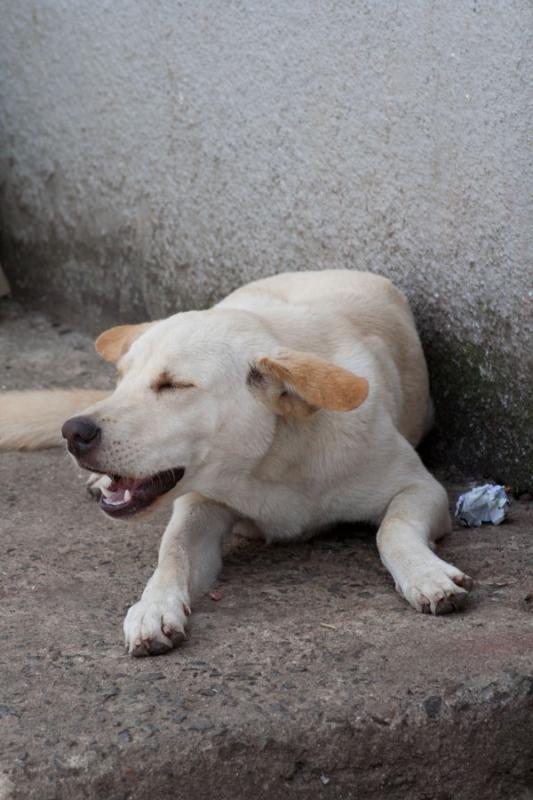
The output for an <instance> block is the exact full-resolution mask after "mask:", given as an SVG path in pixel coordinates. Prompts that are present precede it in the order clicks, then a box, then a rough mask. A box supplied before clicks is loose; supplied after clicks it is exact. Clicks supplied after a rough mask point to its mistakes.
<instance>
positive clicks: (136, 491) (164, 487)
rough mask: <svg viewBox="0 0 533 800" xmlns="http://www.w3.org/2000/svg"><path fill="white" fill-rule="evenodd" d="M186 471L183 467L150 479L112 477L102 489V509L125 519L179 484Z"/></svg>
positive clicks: (159, 473)
mask: <svg viewBox="0 0 533 800" xmlns="http://www.w3.org/2000/svg"><path fill="white" fill-rule="evenodd" d="M184 473H185V470H184V469H182V468H181V467H179V468H176V469H167V470H165V472H158V473H156V474H155V475H152V476H151V477H150V478H140V479H139V478H125V477H124V476H122V475H110V476H109V477H110V478H111V483H110V484H109V486H107V487H106V488H102V494H101V496H100V501H99V502H100V508H101V509H102V510H103V511H105V512H106V514H109V516H111V517H125V516H130V515H131V514H136V513H137V512H138V511H142V509H143V508H147V507H148V506H149V505H151V504H152V503H153V502H154V500H156V499H157V498H158V497H160V496H161V495H162V494H165V493H166V492H169V491H170V490H171V489H173V488H174V486H175V485H176V484H177V483H178V481H179V480H181V478H183V475H184Z"/></svg>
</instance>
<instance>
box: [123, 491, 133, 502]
mask: <svg viewBox="0 0 533 800" xmlns="http://www.w3.org/2000/svg"><path fill="white" fill-rule="evenodd" d="M130 500H131V492H130V490H129V489H126V491H125V492H124V502H125V503H129V502H130Z"/></svg>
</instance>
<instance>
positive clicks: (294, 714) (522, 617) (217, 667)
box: [0, 300, 533, 800]
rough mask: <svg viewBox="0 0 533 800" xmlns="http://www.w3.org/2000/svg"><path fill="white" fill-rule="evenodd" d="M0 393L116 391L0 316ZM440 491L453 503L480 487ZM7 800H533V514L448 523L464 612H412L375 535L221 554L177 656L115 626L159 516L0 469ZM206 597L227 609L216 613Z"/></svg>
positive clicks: (40, 474)
mask: <svg viewBox="0 0 533 800" xmlns="http://www.w3.org/2000/svg"><path fill="white" fill-rule="evenodd" d="M0 315H1V316H0V385H1V387H2V388H7V389H9V388H29V387H37V386H49V385H57V386H60V385H63V386H64V385H79V386H91V385H94V386H102V387H103V386H106V385H109V382H110V381H111V372H110V371H109V369H108V368H107V367H106V366H105V365H103V364H101V363H100V362H99V361H98V360H97V358H96V356H95V355H94V354H93V351H92V344H91V342H90V340H89V339H87V338H86V337H85V336H83V335H82V334H80V333H77V332H75V331H72V330H70V329H69V328H67V327H65V326H62V325H58V324H56V325H54V324H52V323H51V322H50V321H49V320H47V319H46V318H45V317H42V316H40V315H38V314H26V313H24V312H23V311H22V310H21V309H20V308H19V307H18V306H16V305H14V304H13V303H12V302H10V301H6V300H2V301H1V302H0ZM441 477H445V478H446V479H447V485H448V489H449V494H450V503H451V504H452V505H453V502H454V500H455V497H456V495H457V493H458V491H459V490H460V489H464V488H465V487H466V486H468V485H471V483H472V482H473V480H474V479H475V476H468V478H462V477H460V476H457V475H454V476H451V477H450V475H448V476H441ZM0 508H1V517H0V528H1V531H0V552H1V562H0V570H1V584H0V644H1V647H0V800H19V798H20V799H21V800H22V799H24V800H37V798H38V799H39V800H64V799H67V798H68V799H69V800H70V799H72V800H79V799H85V798H86V799H87V800H93V799H94V800H144V798H163V797H168V798H179V799H181V798H183V800H185V799H187V800H212V799H213V800H238V799H239V798H246V800H247V799H248V798H253V800H263V798H265V800H266V798H268V799H269V800H277V799H278V798H280V800H281V798H283V799H285V798H289V800H290V799H291V798H298V800H304V799H307V798H315V797H316V798H325V799H327V800H341V798H342V799H346V800H348V799H349V798H350V799H351V798H361V800H362V799H363V798H364V800H374V798H375V799H376V800H377V799H378V798H379V800H381V798H386V800H396V799H398V800H399V799H400V798H402V800H404V798H409V800H418V799H419V798H420V800H447V799H448V798H452V797H453V798H454V800H463V799H464V800H472V799H473V798H475V800H484V798H487V800H489V799H490V800H493V799H495V798H498V800H500V798H513V800H526V798H531V797H533V502H531V500H530V499H529V500H528V498H527V496H526V497H523V498H522V500H521V501H518V500H516V501H515V502H514V503H513V505H512V507H511V512H510V515H509V519H508V521H506V522H505V523H504V524H502V525H501V526H499V527H492V526H484V527H483V528H480V529H469V530H467V529H464V528H460V527H458V526H455V527H454V530H453V533H452V534H451V536H449V537H448V538H447V540H445V541H444V542H443V543H442V545H441V547H440V548H439V552H440V553H441V555H442V556H443V557H444V558H445V559H447V560H449V561H452V562H454V563H457V565H458V566H460V567H461V569H463V570H465V571H466V572H467V573H468V574H470V575H472V576H473V577H474V579H475V580H476V586H475V589H474V590H473V592H472V594H471V598H470V603H469V605H468V608H467V610H466V611H465V612H464V613H462V614H459V615H450V616H445V617H438V618H434V617H429V616H423V615H419V614H417V613H416V612H414V611H413V610H412V609H411V608H409V607H408V606H407V605H406V604H405V603H404V602H403V601H402V600H401V599H400V598H399V596H398V595H396V593H395V592H394V588H393V584H392V580H391V579H390V577H389V576H388V574H387V573H386V571H385V570H384V568H383V567H382V566H381V564H380V562H379V559H378V555H377V551H376V548H375V543H374V532H373V531H372V530H371V529H369V528H365V527H363V526H355V525H345V526H342V527H339V528H338V529H336V530H335V531H333V532H332V533H330V534H328V535H323V536H320V537H318V538H316V539H314V540H312V541H309V542H305V543H300V544H294V545H292V544H291V545H271V546H266V545H264V544H262V543H258V542H243V541H240V540H235V541H234V542H231V543H230V544H229V545H228V552H227V554H226V558H225V564H224V569H223V572H222V575H221V577H220V580H219V581H218V583H217V586H216V587H215V589H216V592H217V593H216V594H214V595H213V596H210V595H207V596H205V597H204V598H202V599H201V600H200V602H199V603H198V605H197V606H196V608H195V609H194V612H193V615H192V617H191V624H190V636H189V639H188V640H187V642H185V644H184V645H183V646H182V647H181V648H180V649H178V650H176V651H174V652H172V653H171V654H168V655H165V656H159V657H156V658H152V659H132V658H130V657H129V656H127V654H126V653H125V651H124V649H123V644H122V630H121V628H122V619H123V616H124V614H125V612H126V610H127V608H128V606H129V605H130V604H131V603H133V602H135V601H136V600H137V599H138V598H139V596H140V593H141V592H142V589H143V588H144V584H145V582H146V580H147V578H148V577H149V575H150V572H151V570H152V569H153V567H154V565H155V561H156V555H157V547H158V541H159V538H160V536H161V533H162V530H163V527H164V524H165V516H164V513H163V512H160V511H158V512H156V513H155V514H154V516H153V517H152V516H150V517H148V518H144V519H142V520H139V521H137V522H135V521H134V522H130V523H119V522H113V521H111V520H109V519H108V518H106V517H104V516H103V515H102V514H101V513H100V512H99V511H98V509H97V507H96V505H95V503H94V501H93V500H92V499H91V498H90V497H89V495H88V494H87V493H86V490H85V487H84V477H83V476H82V475H81V472H80V471H79V470H78V469H77V468H76V467H75V466H74V465H73V464H72V462H71V460H70V459H69V458H68V457H67V455H66V454H65V453H64V452H63V451H61V450H59V449H56V450H48V451H40V452H37V453H3V454H0ZM213 598H216V599H213Z"/></svg>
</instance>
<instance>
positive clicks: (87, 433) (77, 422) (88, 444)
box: [61, 417, 100, 456]
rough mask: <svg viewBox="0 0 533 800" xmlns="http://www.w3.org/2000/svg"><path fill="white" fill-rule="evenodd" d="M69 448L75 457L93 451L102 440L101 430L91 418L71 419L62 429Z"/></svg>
mask: <svg viewBox="0 0 533 800" xmlns="http://www.w3.org/2000/svg"><path fill="white" fill-rule="evenodd" d="M61 434H62V436H63V438H64V439H66V440H67V447H68V449H69V450H70V452H71V453H72V454H73V455H75V456H80V455H82V454H84V453H87V452H88V451H89V450H91V449H92V448H93V447H94V446H95V444H96V443H97V442H98V441H99V439H100V428H99V427H98V425H97V424H96V423H95V422H93V420H92V419H91V418H90V417H71V418H70V419H67V421H66V422H65V424H64V425H63V427H62V428H61Z"/></svg>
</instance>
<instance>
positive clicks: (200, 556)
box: [0, 270, 472, 656]
mask: <svg viewBox="0 0 533 800" xmlns="http://www.w3.org/2000/svg"><path fill="white" fill-rule="evenodd" d="M96 349H97V351H98V352H99V353H100V355H101V356H102V357H103V358H104V359H106V360H107V361H111V362H114V363H115V364H116V365H117V369H118V373H119V376H120V378H119V381H118V385H117V388H116V389H115V391H114V392H113V393H112V394H109V393H105V392H78V391H74V392H72V393H69V392H56V393H52V394H51V393H47V392H29V393H18V392H17V393H6V394H4V395H2V396H1V399H0V420H1V421H0V446H2V447H4V448H8V447H19V448H22V447H39V446H50V445H53V444H57V443H58V436H59V434H58V430H59V427H60V425H61V422H63V420H64V419H65V417H67V416H69V415H73V414H75V415H76V416H70V418H69V419H68V420H67V421H66V422H65V423H64V424H63V429H62V435H63V437H64V438H65V439H66V442H67V446H68V449H69V451H70V453H71V454H72V455H73V456H74V458H75V459H76V461H77V462H78V464H79V465H80V466H81V467H83V468H84V469H87V470H90V471H91V472H92V473H96V474H97V475H96V477H95V478H93V481H97V485H98V486H99V488H100V489H101V497H100V506H101V508H102V509H103V510H104V511H105V512H106V514H109V515H110V516H112V517H121V518H127V517H129V516H131V515H132V514H136V513H137V512H139V511H141V510H142V509H147V508H149V507H153V505H154V504H155V502H156V501H159V500H160V501H161V502H162V501H163V498H165V499H166V500H167V501H168V502H171V501H172V503H173V506H172V515H171V518H170V522H169V523H168V526H167V529H166V531H165V533H164V535H163V539H162V542H161V547H160V551H159V562H158V566H157V569H156V570H155V572H154V574H153V575H152V577H151V578H150V580H149V582H148V585H147V586H146V588H145V590H144V592H143V594H142V597H141V599H140V601H139V602H138V603H136V604H135V605H134V606H133V607H132V608H130V610H129V611H128V614H127V616H126V619H125V622H124V633H125V637H126V644H127V647H128V650H129V652H130V653H131V654H132V655H135V656H143V655H151V654H157V653H162V652H165V651H167V650H170V649H171V648H172V647H173V646H174V645H176V644H177V643H178V642H179V641H181V640H182V639H183V637H184V635H185V627H186V623H187V616H188V614H189V613H190V606H191V601H192V599H194V597H195V596H198V595H199V594H201V593H203V592H205V591H206V589H207V588H208V587H209V585H210V584H211V583H212V582H213V581H214V579H215V577H216V575H217V573H218V571H219V569H220V567H221V549H222V540H223V538H224V536H225V535H226V534H229V533H231V532H232V531H238V532H239V533H240V534H244V535H249V536H254V537H256V536H261V537H263V538H264V539H266V540H267V541H269V542H270V541H276V540H291V539H297V538H298V537H303V536H306V537H307V536H308V535H309V534H312V533H313V532H315V531H318V530H320V529H321V528H324V527H325V526H330V525H332V524H333V523H335V522H338V521H340V520H366V521H371V522H375V523H377V524H378V525H379V529H378V534H377V546H378V549H379V554H380V556H381V560H382V561H383V564H384V565H385V567H386V568H387V569H388V570H389V572H390V573H391V575H392V577H393V579H394V582H395V585H396V589H397V590H398V592H399V593H400V594H401V595H402V596H403V597H404V598H405V599H406V600H407V601H408V602H409V603H410V604H411V605H412V606H413V607H414V608H415V609H417V610H418V611H423V612H432V613H433V614H441V613H447V612H450V611H454V610H457V609H460V608H462V607H463V605H464V603H465V599H466V595H467V590H468V589H469V588H470V587H471V585H472V581H471V579H470V578H469V577H468V576H467V575H465V574H463V573H462V572H461V571H460V570H458V569H457V568H456V567H454V566H452V565H451V564H448V563H446V562H445V561H443V560H442V559H440V558H439V557H438V556H437V555H435V553H434V552H433V543H434V542H435V540H437V539H438V538H439V537H440V536H442V535H444V534H445V533H446V532H447V531H448V530H449V528H450V520H449V514H448V501H447V496H446V492H445V491H444V489H443V487H442V486H441V485H440V484H439V483H438V482H437V481H436V480H435V479H434V478H433V477H432V476H431V475H430V474H429V473H428V471H427V470H426V469H425V468H424V466H423V465H422V463H421V461H420V459H419V457H418V455H417V453H416V452H415V447H416V445H417V444H418V442H419V441H420V439H421V438H422V436H423V435H424V433H425V431H426V430H427V429H428V427H429V425H430V422H431V402H430V399H429V393H428V376H427V370H426V364H425V361H424V356H423V353H422V348H421V345H420V341H419V338H418V335H417V332H416V329H415V325H414V321H413V317H412V315H411V312H410V310H409V307H408V305H407V301H406V299H405V297H404V296H403V294H402V293H401V292H400V291H399V290H398V289H397V288H396V287H394V286H393V285H392V284H391V283H390V282H389V281H388V280H386V279H385V278H382V277H379V276H377V275H372V274H370V273H364V272H359V273H358V272H350V271H333V270H330V271H324V272H307V273H302V272H300V273H294V274H284V275H277V276H274V277H271V278H266V279H265V280H260V281H257V282H255V283H251V284H249V285H248V286H244V287H243V288H241V289H238V290H237V291H236V292H233V293H232V294H230V295H229V297H226V298H225V299H224V300H223V301H222V302H221V303H219V304H218V305H216V306H215V307H214V308H211V309H209V310H207V311H190V312H186V313H180V314H176V315H175V316H173V317H170V318H169V319H166V320H163V321H161V322H153V323H146V324H142V325H122V326H119V327H116V328H112V329H111V330H108V331H106V332H105V333H103V334H102V335H101V336H100V337H99V338H98V340H97V342H96ZM88 403H89V404H91V403H92V405H89V407H87V408H85V406H86V405H87V404H88Z"/></svg>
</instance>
